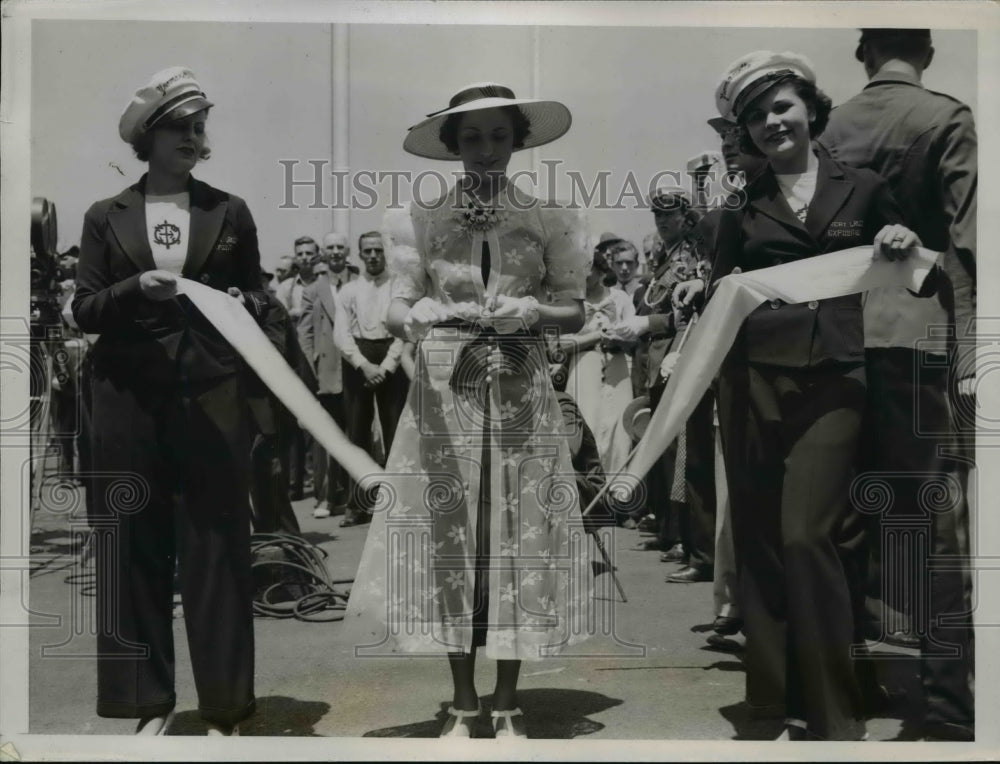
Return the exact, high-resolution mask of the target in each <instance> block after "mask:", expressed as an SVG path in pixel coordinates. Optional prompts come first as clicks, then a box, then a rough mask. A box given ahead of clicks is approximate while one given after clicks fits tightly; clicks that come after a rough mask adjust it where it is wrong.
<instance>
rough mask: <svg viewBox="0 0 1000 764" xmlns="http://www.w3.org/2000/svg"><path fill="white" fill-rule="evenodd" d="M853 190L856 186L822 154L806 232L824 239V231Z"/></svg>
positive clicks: (807, 217)
mask: <svg viewBox="0 0 1000 764" xmlns="http://www.w3.org/2000/svg"><path fill="white" fill-rule="evenodd" d="M853 190H854V184H853V183H852V182H851V181H849V180H847V178H845V177H844V173H843V172H841V171H840V168H839V167H837V165H836V163H834V162H832V161H831V160H830V159H829V158H828V157H826V156H825V155H824V154H823V153H820V155H819V169H818V171H817V172H816V192H815V193H814V194H813V200H812V203H811V204H810V205H809V213H808V214H807V215H806V230H807V231H809V234H810V235H811V236H812V237H813V238H814V239H816V240H817V241H820V240H821V239H822V237H823V231H825V230H826V227H827V226H828V225H830V221H831V220H833V218H834V216H835V215H836V214H837V213H838V212H839V211H840V208H841V207H843V206H844V203H845V202H847V199H848V197H850V195H851V192H852V191H853Z"/></svg>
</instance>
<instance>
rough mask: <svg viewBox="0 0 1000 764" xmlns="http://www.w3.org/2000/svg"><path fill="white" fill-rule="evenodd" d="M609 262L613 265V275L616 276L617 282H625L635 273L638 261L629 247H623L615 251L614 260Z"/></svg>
mask: <svg viewBox="0 0 1000 764" xmlns="http://www.w3.org/2000/svg"><path fill="white" fill-rule="evenodd" d="M611 264H612V265H613V266H614V269H615V275H616V276H618V283H619V284H627V283H628V282H630V281H631V280H632V277H633V276H634V275H635V271H636V268H638V266H639V261H638V259H637V258H636V256H635V253H634V252H633V251H632V250H631V249H624V250H621V251H620V252H615V256H614V260H612V261H611Z"/></svg>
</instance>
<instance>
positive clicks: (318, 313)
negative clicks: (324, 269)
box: [298, 274, 344, 394]
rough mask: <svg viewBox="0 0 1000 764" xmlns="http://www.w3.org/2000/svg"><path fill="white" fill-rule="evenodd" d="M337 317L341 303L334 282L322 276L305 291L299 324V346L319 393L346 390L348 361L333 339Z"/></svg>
mask: <svg viewBox="0 0 1000 764" xmlns="http://www.w3.org/2000/svg"><path fill="white" fill-rule="evenodd" d="M336 316H337V303H336V301H335V300H334V297H333V291H332V290H331V289H330V279H329V278H327V276H326V275H323V274H321V275H320V276H318V277H317V278H316V280H315V281H314V282H313V283H312V284H309V285H308V286H307V287H306V288H305V289H304V290H303V291H302V315H301V317H300V318H299V325H298V332H299V344H300V345H301V346H302V353H303V355H304V356H305V358H306V360H307V361H308V362H309V364H310V365H311V368H312V370H313V372H314V373H315V375H316V384H317V392H319V393H327V394H337V393H342V392H343V391H344V381H343V363H344V359H343V358H342V356H341V353H340V349H339V348H338V347H337V343H336V342H334V339H333V328H334V326H335V322H336Z"/></svg>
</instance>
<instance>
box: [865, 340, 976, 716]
mask: <svg viewBox="0 0 1000 764" xmlns="http://www.w3.org/2000/svg"><path fill="white" fill-rule="evenodd" d="M866 359H867V360H866V363H867V369H868V380H869V383H868V384H869V401H870V405H869V407H868V411H867V414H866V421H865V432H864V438H863V440H862V443H863V450H862V459H861V471H862V474H861V476H860V478H859V485H860V487H861V488H863V487H864V486H865V485H869V484H874V481H878V483H879V484H881V485H884V486H887V487H888V494H887V497H888V499H889V501H888V502H886V504H880V505H879V506H877V507H874V508H871V507H870V508H868V511H867V512H865V516H866V518H867V522H868V526H869V530H868V533H869V538H870V540H871V544H870V547H871V550H872V552H873V557H874V558H875V561H876V563H879V564H878V566H877V567H879V568H881V574H880V575H876V578H877V580H878V583H879V584H880V586H879V591H878V592H877V595H879V598H880V599H881V600H882V601H883V602H884V603H885V604H886V605H887V606H889V607H892V608H894V609H896V610H899V611H901V612H903V613H905V614H907V615H909V616H910V619H911V624H912V629H913V631H914V632H915V633H916V635H917V636H918V638H919V639H920V649H921V676H922V681H923V685H924V693H925V701H926V716H925V721H926V722H928V723H940V724H958V725H963V726H968V727H971V725H972V723H973V720H974V718H975V704H974V700H973V697H972V690H971V687H970V683H969V680H970V674H971V673H972V666H973V656H972V628H971V605H970V602H969V598H968V596H967V592H966V590H965V587H964V585H963V580H962V578H963V573H962V571H961V570H946V569H942V570H934V569H933V561H934V559H935V558H947V562H948V565H949V567H951V568H955V567H958V566H956V565H955V562H956V561H960V560H962V559H965V554H964V550H963V545H962V544H961V542H960V528H961V527H962V525H963V523H964V522H965V517H966V514H967V506H966V500H965V492H964V487H965V483H966V478H967V467H966V464H965V463H964V462H963V461H962V460H961V459H960V458H956V454H957V452H958V449H957V445H956V443H955V438H954V437H953V436H952V435H951V433H952V424H951V412H950V408H949V404H948V398H947V392H946V391H947V381H948V359H947V357H946V356H943V355H941V356H934V355H930V354H927V353H923V352H921V351H918V350H911V349H909V348H870V349H868V350H867V351H866ZM857 493H858V495H859V499H860V501H861V502H862V506H863V505H864V498H865V497H864V495H863V493H864V492H863V490H859V491H858V492H857ZM942 562H944V560H943V559H942ZM880 621H882V624H883V629H884V628H885V624H884V619H880Z"/></svg>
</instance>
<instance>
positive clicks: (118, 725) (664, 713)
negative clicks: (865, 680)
mask: <svg viewBox="0 0 1000 764" xmlns="http://www.w3.org/2000/svg"><path fill="white" fill-rule="evenodd" d="M71 505H72V506H71ZM61 506H62V509H61V511H59V512H52V511H45V510H42V511H40V512H38V513H37V514H36V518H35V533H34V535H33V543H34V547H35V548H34V554H33V557H32V563H33V566H34V572H33V573H32V575H31V576H30V608H31V611H32V615H31V619H32V623H33V624H35V627H34V628H32V631H31V637H30V645H31V652H30V655H29V662H30V665H29V678H30V698H29V700H30V707H29V713H30V731H31V732H32V733H72V734H88V733H90V734H118V735H128V734H131V733H132V731H133V730H134V727H135V722H134V721H132V720H124V719H101V718H99V717H97V716H96V714H95V710H94V709H95V697H96V677H95V666H94V659H93V658H92V657H90V656H91V655H92V654H93V651H94V644H95V639H94V637H93V635H92V634H93V604H94V600H93V598H92V596H90V595H91V592H89V591H88V584H89V582H90V581H91V580H92V575H90V574H89V573H88V570H90V571H92V565H91V566H90V568H81V566H80V564H79V559H78V555H76V554H75V551H76V549H75V547H74V543H75V542H74V536H77V535H82V534H85V532H86V527H85V525H84V524H83V522H82V519H81V518H82V514H83V512H82V509H81V507H82V502H80V501H79V497H78V496H77V497H69V498H67V499H66V502H64V503H63V504H62V505H61ZM66 507H70V509H69V510H67V509H66ZM74 508H75V509H74ZM294 508H295V511H296V514H297V516H298V519H299V522H300V524H301V526H302V530H303V534H304V536H305V537H306V538H307V539H308V540H309V541H311V542H312V543H314V544H316V545H318V546H319V547H320V548H322V549H324V550H325V551H326V552H328V553H329V557H328V558H327V566H328V570H329V573H330V575H331V577H332V578H334V579H337V578H350V577H351V576H353V573H354V570H355V567H356V565H357V563H358V560H359V558H360V554H361V548H362V544H363V543H364V539H365V534H366V533H367V526H358V527H353V528H340V527H339V518H337V517H333V518H328V519H324V520H316V519H313V518H312V517H311V510H312V500H311V499H307V500H305V501H301V502H296V503H295V505H294ZM611 536H612V537H613V538H609V539H608V543H607V546H608V548H609V550H611V549H613V550H614V551H613V555H614V559H615V561H616V564H617V565H618V568H619V576H620V580H621V583H622V584H623V586H624V588H625V591H626V593H627V595H628V602H627V603H624V604H623V603H620V602H617V603H614V602H613V600H615V599H616V597H617V595H616V593H615V591H614V588H613V586H612V585H611V581H610V576H609V575H607V574H604V575H601V576H599V577H598V579H597V581H598V583H599V589H600V591H599V592H598V596H599V597H602V598H603V599H604V601H605V602H604V604H605V605H606V610H605V613H606V618H605V620H604V629H603V630H604V632H605V633H604V634H602V635H600V636H598V637H595V638H593V639H591V640H590V641H588V642H587V643H585V644H584V645H582V646H581V647H580V649H576V650H574V653H576V655H573V656H564V657H560V658H557V659H551V660H548V661H545V662H541V663H525V664H524V665H523V668H522V680H521V683H520V703H521V707H522V709H523V710H524V713H525V715H526V719H527V724H528V730H529V734H530V735H531V736H532V737H540V738H562V739H567V738H585V739H597V738H611V739H622V740H626V739H627V740H641V739H645V740H657V739H668V740H669V739H687V740H734V739H736V740H767V739H770V738H773V737H774V736H776V735H777V734H778V733H779V732H780V731H781V724H780V720H773V719H772V720H766V719H765V720H755V719H752V718H751V717H750V714H749V713H748V710H747V707H746V705H745V704H744V703H743V702H742V701H743V692H744V677H745V674H744V670H743V664H742V662H741V660H740V653H739V648H740V642H739V641H738V640H737V641H732V642H731V643H730V647H731V648H732V649H733V650H734V651H719V650H715V649H711V648H710V647H709V645H708V644H707V642H706V638H707V636H708V635H709V634H711V633H712V632H711V631H710V628H709V624H710V623H711V621H712V618H713V613H712V591H711V584H709V583H700V584H690V585H680V584H667V583H665V582H664V577H665V576H666V575H667V574H668V573H670V572H672V571H674V570H676V569H677V567H678V566H677V565H675V564H665V563H661V562H659V559H658V558H659V554H658V553H657V552H655V551H633V550H632V547H634V546H635V545H636V543H637V542H638V541H639V540H640V534H639V533H638V532H637V531H626V530H616V531H614V533H613V534H611ZM181 610H182V608H181V607H180V606H178V607H177V608H176V615H177V618H176V620H175V641H176V644H177V651H176V652H177V676H176V686H177V696H178V705H177V717H176V721H175V723H174V725H173V727H172V730H171V734H173V735H202V734H204V732H205V727H204V724H203V722H202V721H201V720H200V718H199V716H198V713H197V710H196V708H197V702H196V696H195V691H194V686H193V680H192V676H191V668H190V661H189V657H188V654H187V649H186V640H185V635H184V624H183V618H182V615H181ZM52 616H60V617H61V619H60V620H58V621H56V620H54V619H53V618H52ZM255 626H256V645H257V647H256V655H257V664H256V666H257V669H256V671H257V675H256V693H257V713H256V714H255V715H254V716H253V717H252V718H251V719H249V720H248V721H247V722H245V723H244V724H243V725H242V727H241V733H242V734H243V735H275V736H348V737H351V736H367V737H389V738H391V737H425V738H432V737H436V736H437V734H438V731H439V729H440V727H441V725H442V724H443V721H444V718H445V713H444V709H445V708H446V705H447V702H448V700H449V696H450V681H449V673H448V668H447V666H446V664H445V661H444V660H441V659H414V658H403V659H400V658H364V659H358V658H355V657H354V651H353V645H352V644H350V643H349V642H348V641H347V640H346V639H345V638H344V636H343V631H344V629H343V626H342V624H340V623H337V622H333V623H304V622H301V621H297V620H291V619H289V620H279V619H272V618H257V619H256V621H255ZM874 649H875V652H876V653H878V654H881V655H883V656H884V657H886V658H891V660H885V661H883V662H882V663H881V668H882V670H883V679H884V681H885V682H886V684H887V685H888V686H889V687H890V689H892V690H896V691H902V693H903V694H904V695H905V697H904V698H903V699H902V701H901V703H900V706H899V708H898V709H895V710H894V711H893V712H891V714H889V715H886V716H882V717H879V718H875V719H872V720H871V722H870V723H869V726H868V728H869V734H870V739H872V740H906V739H913V738H914V734H915V733H914V726H913V724H912V721H913V720H914V719H915V718H916V717H917V715H918V714H919V707H918V702H919V701H918V699H919V697H920V690H919V680H918V673H917V672H918V664H917V661H916V658H915V655H914V654H912V653H910V652H908V651H906V650H899V649H896V648H890V647H887V646H882V645H876V646H874ZM477 671H478V686H479V688H480V693H481V694H482V696H483V698H484V702H485V706H486V707H487V708H488V707H489V701H490V697H489V693H490V692H491V690H492V685H493V671H494V666H493V665H491V663H490V662H489V661H485V660H484V661H481V662H480V664H479V666H478V669H477ZM480 733H481V734H482V735H483V736H488V735H489V722H488V717H487V716H486V714H485V713H484V716H483V717H482V719H481V720H480Z"/></svg>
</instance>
